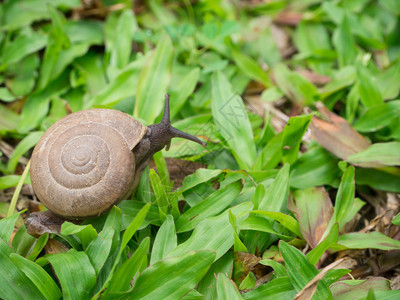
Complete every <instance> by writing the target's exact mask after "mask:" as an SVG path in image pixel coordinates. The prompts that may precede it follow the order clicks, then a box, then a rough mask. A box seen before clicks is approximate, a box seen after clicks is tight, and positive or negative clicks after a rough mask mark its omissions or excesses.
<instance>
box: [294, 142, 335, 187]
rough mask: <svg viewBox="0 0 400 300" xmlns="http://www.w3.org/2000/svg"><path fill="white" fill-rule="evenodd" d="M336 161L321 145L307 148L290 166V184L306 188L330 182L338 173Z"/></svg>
mask: <svg viewBox="0 0 400 300" xmlns="http://www.w3.org/2000/svg"><path fill="white" fill-rule="evenodd" d="M338 162H339V160H338V159H337V158H335V157H334V156H333V155H332V154H330V153H329V152H328V151H326V150H325V149H323V148H322V147H316V148H313V149H309V150H308V151H307V152H306V153H304V154H303V155H302V156H301V157H300V158H299V159H297V160H296V162H295V163H294V164H293V165H292V166H291V169H292V172H291V177H290V186H291V187H294V188H298V189H307V188H311V187H315V186H321V185H324V184H332V182H334V181H335V180H336V179H337V177H338V176H339V175H340V170H339V168H338Z"/></svg>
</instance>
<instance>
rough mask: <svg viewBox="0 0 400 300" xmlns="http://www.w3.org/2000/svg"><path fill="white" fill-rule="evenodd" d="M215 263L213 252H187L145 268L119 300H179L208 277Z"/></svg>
mask: <svg viewBox="0 0 400 300" xmlns="http://www.w3.org/2000/svg"><path fill="white" fill-rule="evenodd" d="M214 259H215V253H214V252H212V251H205V250H203V251H189V252H187V253H185V254H183V255H180V256H178V257H171V258H166V259H164V260H162V261H159V262H157V263H155V264H154V265H152V266H150V267H148V268H147V269H146V270H144V271H143V273H142V274H141V275H140V276H139V278H138V279H137V280H136V282H135V285H134V287H133V289H132V291H130V292H129V293H127V294H125V295H124V296H122V297H121V299H143V300H145V299H149V300H150V299H165V300H169V299H171V300H172V299H179V298H181V297H183V296H184V295H185V294H186V293H188V292H189V291H190V290H191V289H192V288H194V287H195V285H196V284H197V283H198V282H199V281H200V279H201V278H202V277H203V276H204V275H205V274H206V273H207V270H208V269H209V268H210V266H211V264H212V263H213V261H214Z"/></svg>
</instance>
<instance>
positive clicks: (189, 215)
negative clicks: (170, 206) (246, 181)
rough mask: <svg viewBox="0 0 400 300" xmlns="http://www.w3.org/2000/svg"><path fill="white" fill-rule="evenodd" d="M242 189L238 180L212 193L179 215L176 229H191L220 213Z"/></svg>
mask: <svg viewBox="0 0 400 300" xmlns="http://www.w3.org/2000/svg"><path fill="white" fill-rule="evenodd" d="M241 190H242V184H241V182H240V181H236V182H234V183H232V184H229V185H227V186H226V187H225V188H222V189H219V190H218V191H216V192H214V193H212V194H211V195H210V196H208V197H207V198H206V199H204V200H203V201H202V202H200V203H199V204H197V205H195V206H193V207H191V208H189V209H188V210H187V211H185V212H184V213H183V215H181V216H180V217H179V219H178V220H177V221H176V231H177V232H178V233H179V232H184V231H188V230H191V229H193V228H195V227H196V225H197V224H199V223H200V222H201V221H203V220H204V219H206V218H208V217H212V216H215V215H218V214H219V213H220V212H222V211H223V210H224V209H226V208H227V207H228V206H229V205H230V204H231V203H232V202H233V201H234V200H235V198H236V197H237V196H238V195H239V193H240V191H241Z"/></svg>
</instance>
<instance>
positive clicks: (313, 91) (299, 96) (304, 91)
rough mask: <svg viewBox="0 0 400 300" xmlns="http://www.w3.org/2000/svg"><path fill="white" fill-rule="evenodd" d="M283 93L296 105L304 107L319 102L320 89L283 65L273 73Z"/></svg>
mask: <svg viewBox="0 0 400 300" xmlns="http://www.w3.org/2000/svg"><path fill="white" fill-rule="evenodd" d="M273 75H274V77H275V80H276V83H277V85H278V87H279V88H280V89H281V91H282V92H283V93H284V94H285V95H286V97H288V98H289V99H291V100H292V101H293V102H294V103H296V104H298V105H301V106H304V105H311V104H313V103H314V102H315V101H317V100H319V98H320V94H319V92H318V89H317V88H316V87H315V85H313V84H312V83H311V82H310V81H308V80H307V79H306V78H304V77H303V76H301V75H300V74H299V73H297V72H294V71H291V70H289V69H288V68H287V67H286V66H285V65H284V64H283V63H279V64H277V65H276V66H275V67H274V73H273Z"/></svg>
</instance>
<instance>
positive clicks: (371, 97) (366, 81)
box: [357, 66, 383, 107]
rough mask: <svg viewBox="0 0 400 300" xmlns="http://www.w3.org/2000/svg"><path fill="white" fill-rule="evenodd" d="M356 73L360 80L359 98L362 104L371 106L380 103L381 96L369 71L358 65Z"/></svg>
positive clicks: (381, 101)
mask: <svg viewBox="0 0 400 300" xmlns="http://www.w3.org/2000/svg"><path fill="white" fill-rule="evenodd" d="M357 75H358V80H359V82H360V85H359V93H360V98H361V102H362V103H363V104H364V106H365V107H371V106H374V105H379V104H382V103H383V98H382V94H381V91H380V89H379V87H378V83H377V82H376V80H375V79H374V77H373V75H372V74H371V72H368V70H367V69H366V68H364V67H361V66H359V67H358V68H357Z"/></svg>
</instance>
